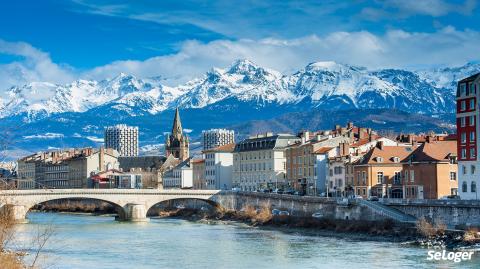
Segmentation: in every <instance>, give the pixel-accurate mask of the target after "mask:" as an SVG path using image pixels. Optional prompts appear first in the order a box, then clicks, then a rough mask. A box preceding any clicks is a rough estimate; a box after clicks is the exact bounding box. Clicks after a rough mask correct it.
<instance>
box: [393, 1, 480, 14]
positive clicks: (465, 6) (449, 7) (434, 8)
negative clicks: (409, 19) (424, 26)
mask: <svg viewBox="0 0 480 269" xmlns="http://www.w3.org/2000/svg"><path fill="white" fill-rule="evenodd" d="M384 5H385V6H390V7H394V8H396V9H398V10H399V11H400V12H401V13H402V15H405V16H410V15H415V14H420V15H429V16H432V17H440V16H444V15H447V14H449V13H460V14H464V15H468V14H471V13H472V11H473V10H474V9H475V7H476V1H475V0H465V2H464V3H461V4H458V3H457V4H452V3H449V2H448V1H444V0H421V1H418V0H388V1H385V2H384Z"/></svg>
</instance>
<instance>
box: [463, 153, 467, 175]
mask: <svg viewBox="0 0 480 269" xmlns="http://www.w3.org/2000/svg"><path fill="white" fill-rule="evenodd" d="M465 158H467V149H465V148H463V149H462V159H465ZM464 174H465V173H464Z"/></svg>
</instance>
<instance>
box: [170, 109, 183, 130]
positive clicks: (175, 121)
mask: <svg viewBox="0 0 480 269" xmlns="http://www.w3.org/2000/svg"><path fill="white" fill-rule="evenodd" d="M182 135H183V131H182V122H181V121H180V112H179V111H178V107H177V109H176V110H175V118H174V119H173V127H172V136H173V137H176V138H180V137H182Z"/></svg>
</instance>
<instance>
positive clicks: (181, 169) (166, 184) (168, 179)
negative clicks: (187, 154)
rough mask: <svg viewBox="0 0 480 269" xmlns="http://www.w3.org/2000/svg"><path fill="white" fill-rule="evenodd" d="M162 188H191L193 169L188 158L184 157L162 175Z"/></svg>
mask: <svg viewBox="0 0 480 269" xmlns="http://www.w3.org/2000/svg"><path fill="white" fill-rule="evenodd" d="M163 188H164V189H190V188H193V169H192V166H191V164H190V159H186V160H185V161H183V162H181V163H180V164H178V165H177V166H175V167H174V168H173V169H171V170H168V171H167V172H165V174H164V175H163Z"/></svg>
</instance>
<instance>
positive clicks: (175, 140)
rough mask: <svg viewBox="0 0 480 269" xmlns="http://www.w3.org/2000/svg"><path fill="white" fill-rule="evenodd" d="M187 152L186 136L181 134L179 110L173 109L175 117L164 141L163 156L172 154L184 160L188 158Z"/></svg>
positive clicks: (187, 142)
mask: <svg viewBox="0 0 480 269" xmlns="http://www.w3.org/2000/svg"><path fill="white" fill-rule="evenodd" d="M189 154H190V152H189V141H188V137H187V136H186V135H184V134H183V129H182V122H181V121H180V112H179V111H178V108H177V109H176V110H175V118H174V119H173V126H172V132H171V133H170V134H169V135H168V136H167V138H166V141H165V156H166V157H167V158H168V156H170V155H172V156H173V157H175V158H177V159H179V160H181V161H185V160H186V159H188V158H189Z"/></svg>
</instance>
